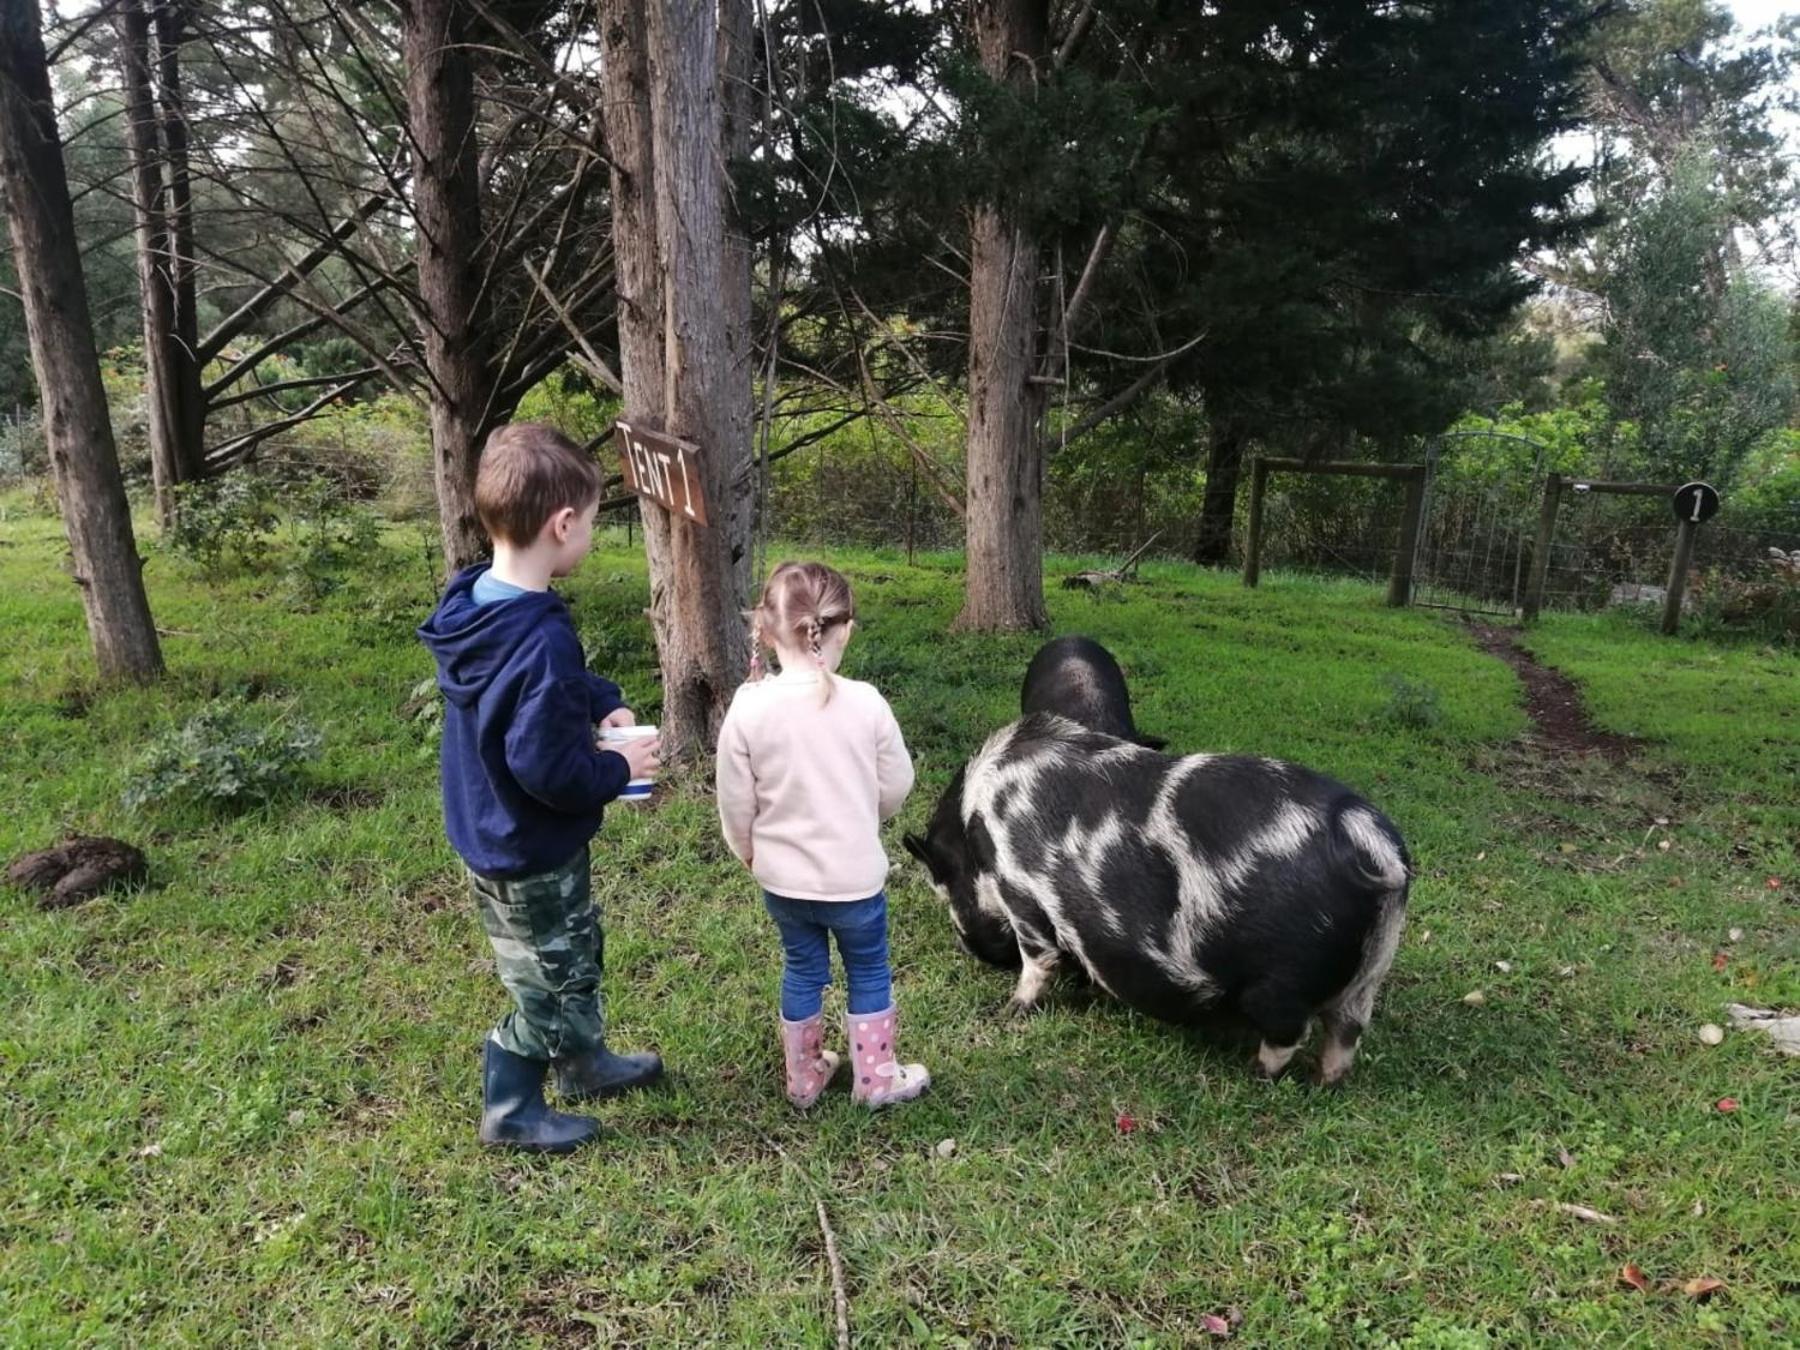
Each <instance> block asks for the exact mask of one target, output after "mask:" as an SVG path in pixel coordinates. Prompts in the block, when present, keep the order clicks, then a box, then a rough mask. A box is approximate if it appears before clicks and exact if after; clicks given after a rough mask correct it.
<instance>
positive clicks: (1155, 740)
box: [1137, 736, 1169, 750]
mask: <svg viewBox="0 0 1800 1350" xmlns="http://www.w3.org/2000/svg"><path fill="white" fill-rule="evenodd" d="M1137 743H1138V744H1139V745H1141V746H1143V747H1144V749H1146V750H1166V749H1168V748H1169V743H1168V742H1167V741H1166V740H1164V739H1163V738H1162V737H1161V736H1139V737H1138V738H1137Z"/></svg>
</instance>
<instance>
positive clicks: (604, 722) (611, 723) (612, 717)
mask: <svg viewBox="0 0 1800 1350" xmlns="http://www.w3.org/2000/svg"><path fill="white" fill-rule="evenodd" d="M600 725H601V726H602V727H635V726H636V725H637V714H636V713H634V712H632V711H631V709H630V708H614V709H613V710H612V711H611V712H609V713H608V714H606V716H605V717H602V718H601V719H600Z"/></svg>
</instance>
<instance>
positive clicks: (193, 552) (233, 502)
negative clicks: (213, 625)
mask: <svg viewBox="0 0 1800 1350" xmlns="http://www.w3.org/2000/svg"><path fill="white" fill-rule="evenodd" d="M278 523H279V516H278V515H277V512H276V500H275V491H274V488H273V487H272V486H270V484H269V483H268V482H266V481H265V480H264V479H262V478H260V477H258V476H256V475H253V474H249V473H242V472H240V473H228V474H225V475H223V476H221V477H218V478H203V479H201V480H200V481H199V482H196V483H183V484H181V485H180V486H178V487H177V488H176V489H175V522H174V524H173V525H172V526H171V527H170V528H169V529H168V531H167V532H165V533H164V535H163V542H164V543H165V544H166V545H167V546H168V547H169V548H170V549H172V550H173V551H174V552H175V553H177V554H179V555H180V556H181V557H184V558H186V559H188V560H189V561H190V562H193V563H197V564H199V566H200V570H201V571H203V572H205V573H206V574H207V575H209V576H217V575H219V574H220V573H222V572H225V571H228V570H231V569H233V568H239V567H256V566H260V565H261V564H262V562H263V561H264V560H265V559H266V558H267V556H268V552H269V545H270V543H271V542H272V541H273V538H274V535H275V527H276V525H277V524H278Z"/></svg>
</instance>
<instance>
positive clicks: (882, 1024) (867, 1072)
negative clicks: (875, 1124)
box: [844, 1004, 931, 1107]
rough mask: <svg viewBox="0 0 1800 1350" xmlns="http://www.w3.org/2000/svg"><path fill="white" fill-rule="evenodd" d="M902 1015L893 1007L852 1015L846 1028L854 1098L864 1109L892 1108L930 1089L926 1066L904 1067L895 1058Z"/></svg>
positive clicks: (929, 1078) (845, 1018)
mask: <svg viewBox="0 0 1800 1350" xmlns="http://www.w3.org/2000/svg"><path fill="white" fill-rule="evenodd" d="M899 1026H900V1012H899V1009H897V1008H895V1007H894V1006H893V1005H892V1004H890V1005H889V1006H888V1007H887V1008H886V1009H884V1010H883V1011H881V1012H876V1013H849V1014H846V1015H845V1017H844V1029H845V1032H846V1033H847V1034H848V1036H849V1040H850V1064H851V1067H852V1068H853V1069H854V1070H855V1074H856V1077H855V1079H854V1086H853V1087H852V1088H851V1090H850V1093H851V1099H852V1100H853V1101H857V1102H861V1103H862V1104H863V1105H864V1106H871V1107H873V1106H893V1105H895V1104H896V1103H899V1102H910V1101H911V1100H912V1099H913V1098H914V1097H916V1096H918V1095H919V1094H920V1093H921V1092H923V1091H924V1090H925V1089H926V1088H928V1087H930V1086H931V1075H930V1074H928V1073H926V1072H925V1066H924V1065H923V1064H901V1063H898V1062H897V1061H896V1060H895V1058H894V1046H895V1044H896V1034H895V1033H896V1032H897V1031H898V1030H899Z"/></svg>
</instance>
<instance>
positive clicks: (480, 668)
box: [419, 562, 567, 708]
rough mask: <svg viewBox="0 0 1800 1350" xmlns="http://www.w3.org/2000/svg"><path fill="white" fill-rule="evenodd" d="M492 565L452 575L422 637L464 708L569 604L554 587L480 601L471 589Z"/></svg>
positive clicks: (447, 693) (450, 693) (449, 694)
mask: <svg viewBox="0 0 1800 1350" xmlns="http://www.w3.org/2000/svg"><path fill="white" fill-rule="evenodd" d="M491 565H492V564H490V563H485V562H483V563H476V564H475V565H474V566H473V567H465V568H464V569H463V570H462V571H460V572H458V573H457V574H456V575H455V576H454V577H453V578H451V581H450V585H449V588H448V589H447V590H445V592H444V598H443V599H442V600H441V601H439V602H438V607H437V611H436V612H435V613H434V614H432V616H431V617H430V618H429V619H427V620H426V621H425V622H424V623H423V624H421V625H420V627H419V640H420V641H421V642H423V643H424V644H425V645H426V646H427V647H429V648H430V649H431V654H432V656H434V657H436V658H437V668H438V687H439V688H440V689H442V690H443V691H444V697H445V698H447V699H449V700H450V702H451V703H453V704H455V705H456V706H457V707H459V708H468V707H473V706H474V704H475V701H476V700H477V699H479V698H480V697H481V695H482V693H483V691H485V690H486V689H487V687H488V685H489V684H490V683H492V681H493V679H494V677H495V676H496V675H498V674H499V673H500V671H501V670H502V669H504V668H505V666H506V664H507V662H508V661H509V660H511V659H512V656H513V653H515V652H516V651H518V649H519V646H520V644H522V643H523V642H524V641H525V639H526V638H527V637H529V636H530V635H531V634H532V633H533V632H535V631H537V630H538V629H540V628H541V626H542V625H543V623H544V620H545V619H547V618H549V617H550V616H551V615H553V614H558V613H561V614H566V613H567V606H565V605H564V604H563V602H562V598H561V597H560V596H558V595H557V594H556V593H555V592H554V591H527V592H525V594H523V595H516V596H513V597H512V598H511V599H508V600H500V601H496V602H494V603H493V604H489V605H478V604H476V603H475V600H474V597H473V596H472V595H471V594H470V592H471V591H472V590H473V589H474V587H475V581H476V578H478V577H479V576H481V574H482V573H484V572H486V571H487V570H488V568H489V567H490V566H491Z"/></svg>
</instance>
